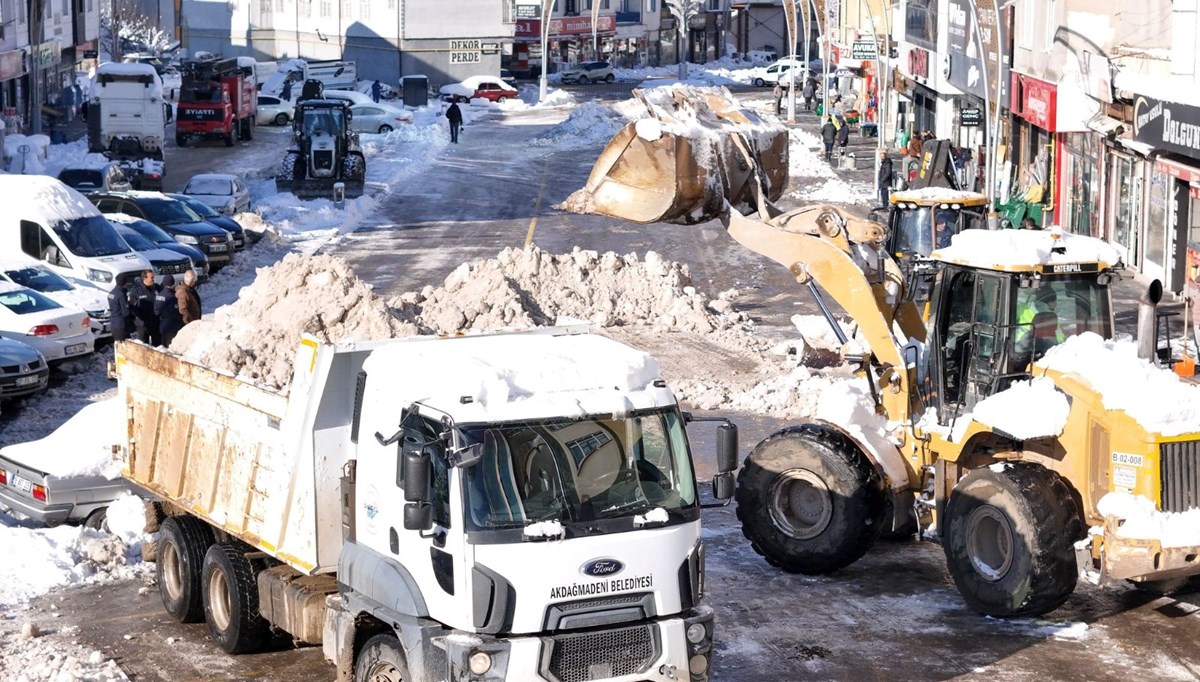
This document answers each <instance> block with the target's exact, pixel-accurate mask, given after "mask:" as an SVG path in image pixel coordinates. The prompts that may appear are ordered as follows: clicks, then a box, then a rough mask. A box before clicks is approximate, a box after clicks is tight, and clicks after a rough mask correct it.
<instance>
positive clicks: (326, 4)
mask: <svg viewBox="0 0 1200 682" xmlns="http://www.w3.org/2000/svg"><path fill="white" fill-rule="evenodd" d="M332 5H333V3H332V2H331V0H321V16H323V17H327V16H329V15H330V14H332V9H333V8H332Z"/></svg>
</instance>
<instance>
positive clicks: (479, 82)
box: [439, 76, 517, 102]
mask: <svg viewBox="0 0 1200 682" xmlns="http://www.w3.org/2000/svg"><path fill="white" fill-rule="evenodd" d="M439 92H440V93H441V95H442V99H444V100H446V101H450V102H466V101H468V100H472V99H476V98H479V99H486V100H490V101H492V102H507V101H508V100H510V99H513V98H515V97H516V96H517V89H516V88H514V87H513V86H511V85H509V84H508V83H505V82H504V81H502V80H500V79H499V78H498V77H496V76H471V77H470V78H467V79H464V80H463V81H461V82H459V83H451V84H450V85H443V86H442V87H441V89H440V90H439Z"/></svg>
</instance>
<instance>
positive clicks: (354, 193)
mask: <svg viewBox="0 0 1200 682" xmlns="http://www.w3.org/2000/svg"><path fill="white" fill-rule="evenodd" d="M338 182H340V183H342V184H344V185H345V186H346V198H347V199H353V198H355V197H361V196H362V195H363V188H364V183H363V182H362V181H358V182H355V181H353V180H282V179H280V178H275V191H277V192H280V193H283V192H291V193H292V194H294V195H296V198H297V199H336V198H337V197H336V196H335V195H334V191H333V186H334V184H336V183H338Z"/></svg>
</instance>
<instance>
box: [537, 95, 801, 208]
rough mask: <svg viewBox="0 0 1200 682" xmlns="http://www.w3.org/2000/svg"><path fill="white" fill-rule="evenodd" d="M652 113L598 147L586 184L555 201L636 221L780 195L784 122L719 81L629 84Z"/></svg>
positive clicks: (784, 175)
mask: <svg viewBox="0 0 1200 682" xmlns="http://www.w3.org/2000/svg"><path fill="white" fill-rule="evenodd" d="M633 94H634V96H635V97H636V98H637V99H638V100H640V101H641V102H642V103H643V104H644V105H645V106H646V108H647V110H648V112H649V113H650V116H649V117H647V118H643V119H640V120H638V121H635V122H633V123H630V124H628V125H626V126H625V127H624V128H623V129H622V130H621V131H620V132H619V133H617V135H616V136H615V137H613V139H612V141H610V142H609V143H608V145H607V146H606V147H605V148H604V151H603V152H601V154H600V157H599V159H598V160H597V161H596V164H595V165H594V166H593V167H592V172H591V175H590V176H589V177H588V181H587V184H586V185H585V186H584V187H583V189H580V190H579V191H577V192H575V193H574V194H572V195H571V196H570V197H568V198H567V200H566V201H565V202H563V203H562V204H561V205H560V206H559V208H561V209H563V210H567V211H573V212H575V213H596V214H600V215H607V216H611V217H614V218H620V219H622V220H628V221H631V222H637V223H654V222H660V221H661V222H671V223H684V224H693V223H700V222H705V221H708V220H712V219H713V218H716V217H718V216H719V215H720V214H721V211H722V209H723V207H724V205H725V202H726V201H728V202H729V203H730V204H731V205H734V206H738V205H749V206H752V207H757V206H758V201H759V199H760V198H766V199H769V200H772V201H773V200H775V199H778V198H779V196H780V195H781V194H782V193H783V189H784V187H785V186H786V184H787V173H788V139H787V130H786V128H784V127H783V126H782V125H779V124H778V123H774V122H768V121H766V120H765V119H762V118H760V117H759V116H758V115H757V114H755V113H754V112H751V111H748V110H744V109H741V108H740V105H739V104H738V102H737V101H736V100H734V99H733V97H732V95H730V94H729V91H728V90H725V89H724V88H720V89H717V88H695V87H688V86H679V85H676V86H672V87H669V88H655V89H653V90H634V91H633Z"/></svg>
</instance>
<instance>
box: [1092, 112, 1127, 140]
mask: <svg viewBox="0 0 1200 682" xmlns="http://www.w3.org/2000/svg"><path fill="white" fill-rule="evenodd" d="M1087 127H1088V129H1089V130H1093V131H1095V132H1097V133H1100V134H1101V135H1120V134H1121V133H1122V132H1124V131H1125V127H1126V126H1125V122H1124V121H1120V120H1117V119H1115V118H1113V117H1112V116H1107V115H1105V114H1096V115H1095V116H1093V117H1091V118H1090V119H1088V122H1087Z"/></svg>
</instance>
